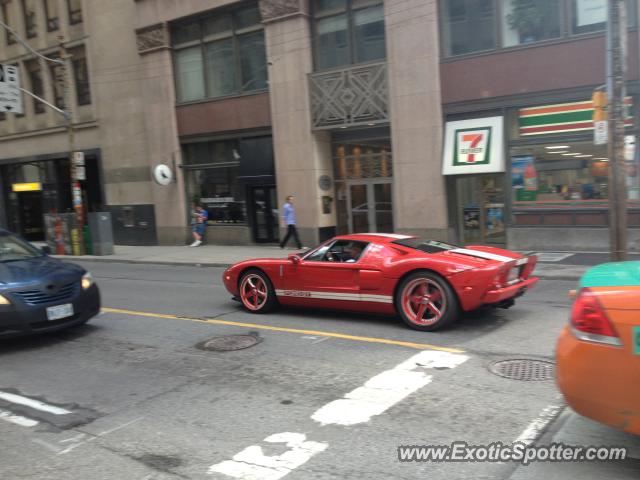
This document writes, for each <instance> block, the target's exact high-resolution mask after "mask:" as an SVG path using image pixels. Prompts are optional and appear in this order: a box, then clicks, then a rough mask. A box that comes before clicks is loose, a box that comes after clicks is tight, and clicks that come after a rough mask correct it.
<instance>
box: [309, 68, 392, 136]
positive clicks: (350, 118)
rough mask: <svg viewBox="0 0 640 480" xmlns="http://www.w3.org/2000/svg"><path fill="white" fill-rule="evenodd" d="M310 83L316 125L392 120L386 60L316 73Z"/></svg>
mask: <svg viewBox="0 0 640 480" xmlns="http://www.w3.org/2000/svg"><path fill="white" fill-rule="evenodd" d="M309 83H310V91H311V115H312V121H313V127H314V128H317V129H321V128H328V127H335V126H341V127H342V126H350V125H358V124H360V125H361V124H368V123H383V122H388V121H389V100H388V83H387V64H386V63H376V64H370V65H365V66H357V67H349V68H346V69H344V70H339V71H332V72H326V73H313V74H311V75H310V76H309Z"/></svg>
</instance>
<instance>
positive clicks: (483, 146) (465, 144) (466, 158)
mask: <svg viewBox="0 0 640 480" xmlns="http://www.w3.org/2000/svg"><path fill="white" fill-rule="evenodd" d="M454 135H455V148H454V151H453V155H454V158H453V164H454V165H469V166H470V165H486V164H487V163H489V160H490V158H489V157H490V152H489V147H490V145H491V127H487V128H477V129H457V130H456V131H455V134H454Z"/></svg>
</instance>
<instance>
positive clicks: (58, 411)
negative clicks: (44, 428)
mask: <svg viewBox="0 0 640 480" xmlns="http://www.w3.org/2000/svg"><path fill="white" fill-rule="evenodd" d="M0 400H5V401H7V402H11V403H16V404H18V405H24V406H26V407H30V408H34V409H36V410H40V411H41V412H47V413H52V414H54V415H69V414H70V413H73V412H70V411H69V410H65V409H64V408H60V407H55V406H53V405H48V404H46V403H44V402H41V401H39V400H33V399H31V398H27V397H23V396H21V395H16V394H15V393H8V392H1V391H0Z"/></svg>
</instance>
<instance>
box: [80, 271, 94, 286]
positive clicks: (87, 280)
mask: <svg viewBox="0 0 640 480" xmlns="http://www.w3.org/2000/svg"><path fill="white" fill-rule="evenodd" d="M91 285H93V277H92V276H91V274H90V273H89V272H87V273H85V274H84V275H83V276H82V289H83V290H86V289H87V288H89V287H90V286H91Z"/></svg>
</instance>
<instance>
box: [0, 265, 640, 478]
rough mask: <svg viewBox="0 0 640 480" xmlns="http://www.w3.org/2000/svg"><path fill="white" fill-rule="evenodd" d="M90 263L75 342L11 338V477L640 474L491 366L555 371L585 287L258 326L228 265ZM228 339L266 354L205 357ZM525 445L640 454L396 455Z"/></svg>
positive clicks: (6, 395) (609, 436)
mask: <svg viewBox="0 0 640 480" xmlns="http://www.w3.org/2000/svg"><path fill="white" fill-rule="evenodd" d="M84 265H85V266H86V267H87V268H89V269H90V270H91V271H92V272H93V274H94V278H95V279H96V280H97V282H98V283H99V285H100V287H101V291H102V295H103V306H104V307H105V313H103V314H102V315H101V316H100V317H98V318H96V319H94V320H93V321H92V322H91V323H90V324H89V325H87V326H84V327H81V328H78V329H75V330H72V331H66V332H62V333H58V334H55V335H49V336H47V337H36V338H26V339H13V340H4V341H2V342H0V361H1V362H2V363H1V364H2V367H3V368H2V369H1V370H0V435H2V439H3V441H2V444H1V445H2V448H0V478H2V479H7V480H13V479H22V478H28V479H55V480H59V479H65V480H66V479H73V480H75V479H78V480H80V479H82V480H86V479H92V480H98V479H118V480H128V479H140V480H142V479H145V480H152V479H153V480H155V479H173V478H188V479H228V478H243V479H251V478H255V479H270V480H276V479H278V478H283V477H284V478H286V479H287V480H289V479H290V480H297V479H300V480H309V479H395V478H397V479H418V478H429V479H443V480H444V479H446V480H453V479H474V480H475V479H520V480H524V479H528V478H532V479H533V478H542V477H545V478H546V480H550V479H572V478H577V477H578V476H580V477H582V478H583V479H584V480H588V479H589V478H603V476H604V477H606V478H616V479H626V478H629V479H631V478H634V479H637V478H638V476H639V475H640V441H639V440H638V439H637V438H636V437H631V436H630V435H625V434H621V433H619V432H617V431H614V430H612V429H609V428H607V427H603V426H601V425H598V424H596V423H593V422H590V421H588V420H586V419H583V418H581V417H579V416H577V415H576V414H574V413H572V412H571V411H570V410H568V409H566V408H564V406H563V403H562V401H561V398H560V397H559V395H558V392H557V390H556V388H555V385H554V383H553V381H537V382H531V381H529V382H528V381H516V380H509V379H505V378H501V377H499V376H496V375H495V374H493V373H491V372H490V371H489V370H488V367H489V366H490V365H491V364H492V363H493V362H495V361H499V360H507V359H522V358H525V359H534V360H535V359H537V360H553V350H554V345H555V339H556V337H557V335H558V333H559V331H560V329H561V328H562V326H563V325H564V324H565V322H566V320H567V316H568V312H569V299H568V298H567V297H566V292H567V291H568V290H569V289H570V288H574V282H567V281H543V282H541V283H540V285H539V287H538V288H537V289H536V290H535V291H533V292H531V293H530V294H528V295H527V296H526V297H524V298H522V299H520V300H519V302H518V303H517V304H516V306H515V307H513V308H512V309H509V310H484V311H480V312H475V313H473V314H469V315H466V316H465V317H464V318H463V319H461V321H460V322H459V323H458V324H456V325H455V326H454V327H453V328H451V329H449V330H446V331H443V332H437V333H420V332H414V331H411V330H408V329H407V328H405V327H404V325H403V324H402V323H401V322H400V321H399V320H397V319H393V318H386V317H374V316H368V315H367V316H364V315H354V314H345V313H339V312H319V311H303V310H279V311H277V312H275V313H272V314H269V315H251V314H248V313H246V312H244V311H242V310H241V309H240V306H239V305H238V304H237V303H236V302H233V301H231V300H230V298H229V295H228V294H227V292H226V291H225V289H224V287H223V286H222V282H221V279H220V274H221V269H216V268H195V267H179V266H158V265H128V264H121V263H96V262H86V263H85V264H84ZM230 334H243V335H247V334H248V335H252V336H254V337H256V338H257V339H258V340H259V343H257V344H256V345H255V346H253V347H251V348H247V349H244V350H238V351H230V352H212V351H204V350H201V349H199V348H198V345H199V344H201V343H202V342H204V341H206V340H208V339H211V338H213V337H217V336H222V335H230ZM3 420H4V421H3ZM540 434H542V437H541V438H538V437H539V435H540ZM517 439H520V440H524V441H527V442H533V441H537V442H538V444H541V443H544V442H550V441H551V440H554V441H556V440H557V439H561V440H562V441H564V442H567V443H572V444H577V445H623V446H626V447H628V448H629V449H630V450H629V455H630V456H631V457H633V458H632V459H630V460H627V461H625V462H616V463H595V464H594V463H590V464H575V463H570V464H549V463H546V464H536V465H531V466H528V467H524V466H519V465H518V464H514V463H491V462H480V463H470V462H457V463H452V462H400V461H399V460H398V446H401V445H448V444H450V443H451V442H454V441H465V442H468V443H469V444H473V445H481V444H491V443H493V442H503V443H505V444H511V443H512V442H514V441H515V440H517ZM590 475H593V477H590Z"/></svg>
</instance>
